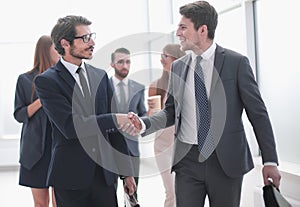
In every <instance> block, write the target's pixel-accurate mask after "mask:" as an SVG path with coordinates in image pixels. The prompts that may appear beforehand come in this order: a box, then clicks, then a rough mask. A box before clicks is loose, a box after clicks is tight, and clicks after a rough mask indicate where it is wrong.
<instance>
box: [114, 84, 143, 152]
mask: <svg viewBox="0 0 300 207" xmlns="http://www.w3.org/2000/svg"><path fill="white" fill-rule="evenodd" d="M112 82H113V80H112V78H110V83H111V86H112V88H113V91H114V90H115V89H114V85H113V83H112ZM144 92H145V86H144V85H142V84H140V83H138V82H136V81H134V80H131V79H129V80H128V106H127V108H128V111H127V112H134V113H136V114H138V116H145V115H146V114H147V110H146V106H145V94H144ZM117 105H118V99H117V98H116V97H115V95H114V98H113V101H112V111H113V112H118V107H117ZM126 137H127V138H126ZM124 139H125V142H126V144H127V147H128V149H129V151H130V154H131V155H132V156H135V157H138V156H139V155H140V152H139V146H138V140H137V138H136V137H128V135H127V136H125V137H124Z"/></svg>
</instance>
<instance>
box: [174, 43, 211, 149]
mask: <svg viewBox="0 0 300 207" xmlns="http://www.w3.org/2000/svg"><path fill="white" fill-rule="evenodd" d="M215 50H216V44H215V43H213V44H212V45H211V46H210V47H209V48H208V49H207V50H206V51H205V52H204V53H202V54H201V57H202V60H201V62H200V64H201V67H202V69H203V75H204V82H205V87H206V92H207V96H208V97H209V94H210V87H211V82H212V74H213V69H214V60H215ZM196 57H197V55H196V54H195V53H192V62H191V65H190V68H189V71H188V74H187V78H186V86H185V89H184V96H183V101H182V107H181V126H180V130H179V132H178V139H179V140H180V141H181V142H184V143H188V144H198V141H197V120H196V99H195V84H194V69H195V64H196ZM191 109H194V110H191Z"/></svg>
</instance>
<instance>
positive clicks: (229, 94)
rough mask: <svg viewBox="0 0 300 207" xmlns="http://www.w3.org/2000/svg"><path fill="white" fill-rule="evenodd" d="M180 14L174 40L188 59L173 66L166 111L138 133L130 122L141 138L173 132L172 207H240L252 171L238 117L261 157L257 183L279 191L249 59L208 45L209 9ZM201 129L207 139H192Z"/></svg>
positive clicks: (195, 6)
mask: <svg viewBox="0 0 300 207" xmlns="http://www.w3.org/2000/svg"><path fill="white" fill-rule="evenodd" d="M179 11H180V14H181V20H180V22H179V24H178V29H177V32H176V35H177V36H178V37H179V40H180V44H181V48H182V50H184V51H186V50H190V51H191V53H190V54H187V55H186V56H183V57H182V58H180V59H178V60H176V61H175V62H173V64H172V69H171V71H172V73H171V75H170V82H169V90H168V97H167V100H166V104H165V108H164V109H163V110H162V111H160V112H158V113H156V114H154V115H152V116H150V117H144V118H142V120H143V121H144V124H145V125H144V126H143V125H141V124H142V123H140V122H139V119H138V118H137V117H136V116H134V115H132V114H131V115H130V117H131V118H132V120H133V121H135V123H136V126H137V127H138V128H139V129H142V130H143V129H146V131H145V134H149V133H152V132H154V131H156V130H158V129H160V128H162V127H168V126H170V125H173V124H174V125H175V135H174V136H175V143H176V144H175V145H176V146H175V147H176V148H175V152H174V165H173V169H172V170H173V171H175V173H176V177H175V193H176V206H177V207H185V206H190V207H200V206H202V207H203V206H204V202H205V198H206V196H208V199H209V203H210V206H211V207H219V206H222V207H239V206H240V195H241V187H242V181H243V176H244V174H246V173H247V172H249V171H250V170H251V169H252V168H253V167H254V164H253V161H252V156H251V152H250V150H249V146H248V143H247V139H246V134H245V130H244V126H243V122H242V112H243V111H245V112H246V114H247V117H248V119H249V121H250V123H251V125H252V127H253V129H254V132H255V136H256V139H257V141H258V145H259V147H260V150H261V155H262V162H263V164H264V166H263V168H262V174H263V179H264V183H265V184H267V183H268V179H272V180H273V182H274V184H275V185H276V187H279V184H280V179H281V176H280V173H279V171H278V168H277V165H278V158H277V152H276V145H275V140H274V135H273V130H272V127H271V123H270V119H269V116H268V113H267V109H266V106H265V104H264V102H263V100H262V97H261V95H260V92H259V89H258V86H257V83H256V81H255V78H254V75H253V71H252V69H251V66H250V63H249V60H248V58H247V57H245V56H243V55H241V54H238V53H237V52H234V51H232V50H229V49H225V48H222V47H221V46H219V45H217V44H216V43H215V42H214V34H215V30H216V27H217V22H218V14H217V12H216V10H215V8H214V7H212V6H211V5H210V4H209V3H208V2H206V1H196V2H193V3H189V4H186V5H184V6H182V7H180V10H179ZM201 71H202V72H201ZM197 76H198V77H197ZM201 88H203V89H204V90H201V91H200V89H201ZM200 92H201V93H200ZM199 94H202V95H201V96H200V95H199ZM199 97H201V98H202V99H201V100H200V99H199V100H198V98H199ZM204 111H206V113H200V112H204ZM198 116H199V117H200V118H199V117H198ZM202 118H205V119H202ZM207 123H208V124H209V125H208V127H207V125H206V124H207ZM203 126H206V128H202V127H203ZM207 129H208V131H206V132H205V137H206V138H205V139H199V137H202V138H203V136H202V135H203V133H202V132H204V131H205V130H207ZM200 135H201V136H200ZM198 140H199V141H198ZM203 140H204V141H203Z"/></svg>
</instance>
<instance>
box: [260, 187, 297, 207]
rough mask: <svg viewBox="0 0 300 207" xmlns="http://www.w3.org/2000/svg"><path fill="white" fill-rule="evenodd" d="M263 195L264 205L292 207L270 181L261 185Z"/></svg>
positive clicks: (267, 206)
mask: <svg viewBox="0 0 300 207" xmlns="http://www.w3.org/2000/svg"><path fill="white" fill-rule="evenodd" d="M263 197H264V202H265V205H266V207H292V205H291V204H289V202H288V201H287V200H286V199H285V198H284V197H283V196H282V194H281V193H280V191H279V189H278V188H276V187H275V186H274V184H273V183H272V182H270V183H269V184H268V185H265V186H264V187H263Z"/></svg>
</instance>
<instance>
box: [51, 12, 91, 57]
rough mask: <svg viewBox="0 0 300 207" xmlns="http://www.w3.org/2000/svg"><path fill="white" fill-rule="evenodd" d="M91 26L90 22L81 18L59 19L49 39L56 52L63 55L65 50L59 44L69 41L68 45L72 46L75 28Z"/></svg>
mask: <svg viewBox="0 0 300 207" xmlns="http://www.w3.org/2000/svg"><path fill="white" fill-rule="evenodd" d="M91 24H92V22H91V21H89V20H88V19H86V18H85V17H82V16H75V15H68V16H66V17H63V18H59V19H58V20H57V23H56V25H55V26H54V27H53V29H52V31H51V38H52V40H53V43H54V45H55V49H56V50H57V52H58V53H59V54H61V55H64V54H65V50H64V48H63V47H62V46H61V44H60V41H61V40H62V39H66V40H67V41H69V43H70V45H73V40H74V37H75V36H76V26H78V25H91Z"/></svg>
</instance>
